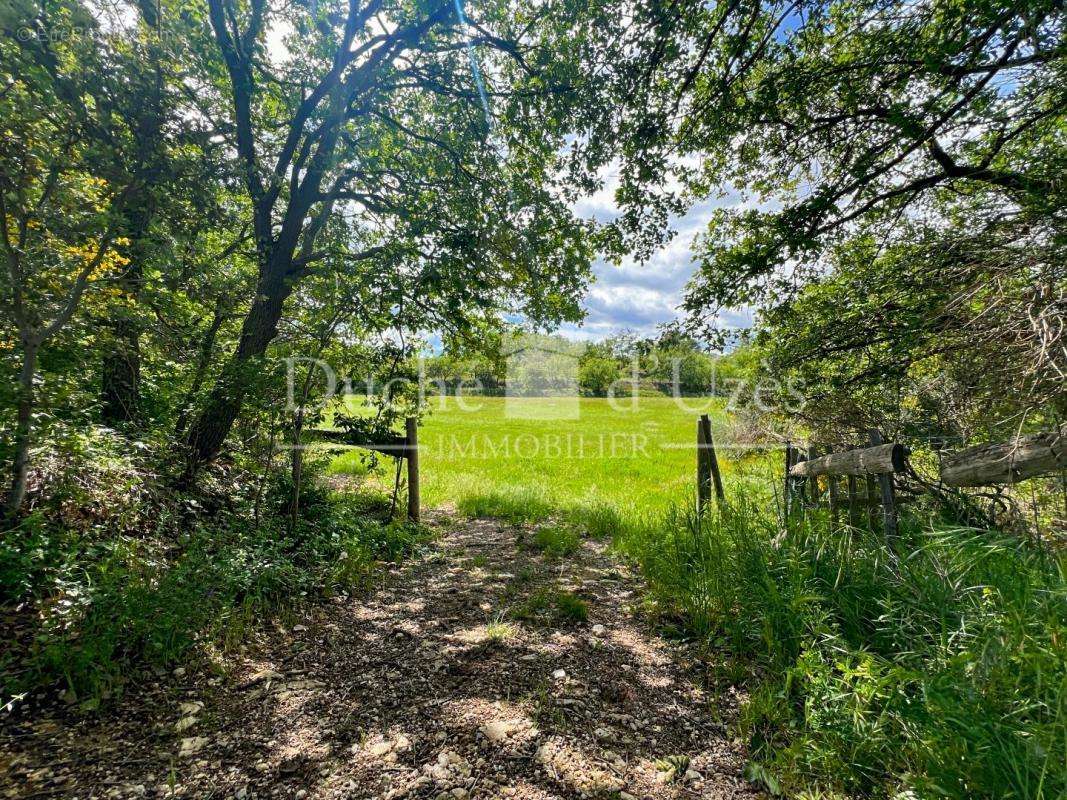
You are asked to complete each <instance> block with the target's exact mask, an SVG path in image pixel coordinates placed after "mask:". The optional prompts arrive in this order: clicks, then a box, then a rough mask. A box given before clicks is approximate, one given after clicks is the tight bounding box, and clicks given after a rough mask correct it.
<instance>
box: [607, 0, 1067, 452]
mask: <svg viewBox="0 0 1067 800" xmlns="http://www.w3.org/2000/svg"><path fill="white" fill-rule="evenodd" d="M640 8H641V9H643V10H642V11H641V12H640V13H639V14H638V16H637V20H638V21H639V22H640V23H641V25H640V26H639V28H640V30H639V33H637V34H635V36H634V39H633V41H632V44H631V47H630V48H629V53H630V55H629V57H628V63H627V65H626V66H625V67H624V68H622V69H620V70H619V71H618V73H617V74H618V75H619V76H620V77H619V80H618V86H619V87H620V88H617V89H616V90H615V91H616V92H617V93H618V94H622V88H626V89H628V96H629V97H630V98H631V100H630V101H629V103H628V104H627V108H628V109H630V110H629V111H628V112H627V114H626V116H624V118H623V123H624V124H623V126H622V127H621V131H622V135H623V137H624V141H625V142H626V147H625V148H624V149H623V151H622V152H623V164H622V168H621V182H622V186H621V188H620V190H619V198H620V200H621V201H622V203H623V205H624V207H625V209H626V213H625V214H624V216H623V218H622V220H621V222H620V225H619V227H620V236H629V237H631V238H635V239H639V240H640V239H643V240H644V242H645V245H644V246H645V247H648V246H650V245H649V244H648V242H650V241H651V242H656V241H659V240H660V239H661V238H662V236H665V235H669V233H668V232H667V228H666V226H665V221H666V218H667V215H669V214H670V213H673V212H677V211H679V210H681V209H684V208H686V207H687V206H688V205H689V204H691V203H692V202H693V201H694V200H698V199H699V200H703V199H706V198H708V197H709V195H714V194H715V193H716V192H717V193H719V195H720V196H724V195H726V194H727V193H728V192H734V191H736V192H739V193H740V194H741V195H742V197H743V198H744V199H746V200H748V201H749V202H746V203H736V204H734V205H733V206H727V207H726V208H722V209H719V210H718V211H716V212H715V213H714V215H713V217H712V219H711V222H710V223H709V226H708V229H707V231H706V233H705V234H704V235H703V236H702V237H701V238H700V239H699V240H698V241H697V242H696V250H697V253H698V257H699V270H698V273H697V275H696V276H695V277H694V279H693V281H692V282H691V284H690V286H689V288H688V291H687V294H686V298H685V303H684V308H685V310H686V312H687V315H688V325H687V328H688V330H689V331H691V332H692V333H694V334H699V335H701V336H704V337H707V338H709V339H712V340H717V341H721V340H722V336H723V333H724V332H723V331H720V330H718V329H717V324H716V322H717V319H718V317H719V313H720V312H721V311H722V310H723V309H725V308H731V307H736V306H739V305H746V304H748V305H753V306H756V308H757V310H758V311H759V316H758V317H757V327H758V328H763V329H764V330H765V332H766V334H765V335H764V336H763V337H761V340H760V341H761V346H762V347H763V348H766V349H767V351H768V352H769V353H771V354H772V358H771V367H772V368H773V369H775V370H781V371H783V372H790V371H799V372H801V373H803V374H804V376H805V379H806V380H808V381H809V383H810V388H811V390H812V393H813V395H814V398H815V400H816V402H815V403H813V404H812V405H810V406H809V408H808V413H809V414H813V415H816V416H818V417H819V418H820V419H821V421H822V422H825V421H826V419H827V415H828V411H829V409H830V408H832V407H833V406H834V404H835V403H836V407H837V408H838V409H839V412H840V411H841V410H842V409H847V412H846V413H843V414H839V416H841V415H843V416H845V417H847V418H848V419H849V420H851V421H852V422H853V423H855V424H857V425H863V424H871V423H872V422H878V423H881V422H886V416H885V415H886V412H887V409H886V407H885V404H886V403H887V404H889V405H893V406H895V407H896V408H897V409H898V410H899V408H900V407H901V405H902V403H903V404H904V405H907V404H908V403H912V402H922V403H926V404H927V412H926V413H927V418H926V422H923V423H921V424H920V423H919V421H918V417H916V418H915V420H914V421H915V422H916V427H915V428H913V429H912V430H913V432H917V431H918V430H919V428H921V427H922V425H928V426H929V427H928V429H927V430H928V432H934V431H935V430H940V429H941V427H940V426H941V425H942V423H943V422H944V421H945V420H944V419H943V418H945V417H951V416H954V415H955V419H954V421H953V423H952V424H951V425H949V427H950V428H952V427H954V428H955V429H956V430H957V431H959V430H962V428H964V427H967V426H968V425H971V424H972V423H973V415H971V414H969V413H968V414H960V413H958V412H959V411H960V409H962V408H964V407H972V406H974V405H975V404H977V405H981V404H983V403H984V404H987V408H994V407H995V408H997V409H999V410H1000V411H1001V412H1002V413H1003V414H1004V415H1005V416H1013V415H1014V416H1015V417H1016V418H1017V419H1023V418H1026V419H1030V420H1034V419H1040V418H1041V415H1042V414H1051V413H1053V412H1054V409H1055V408H1057V407H1060V406H1062V403H1063V399H1062V386H1063V385H1064V384H1063V381H1062V374H1063V351H1062V343H1061V341H1060V340H1059V338H1058V335H1057V334H1055V331H1058V330H1060V329H1061V328H1062V326H1063V319H1064V309H1063V303H1062V298H1063V296H1064V285H1063V272H1062V269H1060V268H1059V267H1057V266H1056V263H1057V258H1058V257H1059V256H1058V253H1059V251H1060V249H1061V247H1062V242H1063V240H1064V236H1065V231H1064V228H1063V223H1064V215H1063V210H1064V207H1065V183H1064V181H1063V175H1064V174H1067V148H1065V137H1064V134H1065V131H1067V128H1065V126H1064V121H1065V119H1067V89H1065V87H1067V80H1065V78H1067V58H1065V56H1067V44H1065V42H1067V38H1065V33H1064V13H1063V5H1062V3H1059V2H1026V3H1011V4H1007V3H992V4H989V3H980V2H970V0H968V1H966V2H962V3H950V2H931V3H921V4H914V3H906V2H895V1H894V2H889V3H875V2H869V1H868V0H828V1H825V2H824V1H820V2H816V3H794V2H791V1H790V0H783V2H771V3H740V4H739V3H732V2H722V3H713V4H702V3H688V2H685V3H680V4H671V5H669V6H662V5H660V4H649V5H648V6H647V7H646V6H641V7H640ZM649 31H654V32H655V35H654V36H648V35H647V34H648V32H649ZM642 107H644V108H645V109H646V110H645V111H643V112H642V111H641V110H640V109H641V108H642ZM672 186H680V189H678V190H676V191H675V190H672V189H671V188H670V187H672ZM662 187H667V188H662ZM646 195H647V196H646ZM656 232H658V233H660V234H661V236H660V237H659V238H657V237H656V236H654V235H653V234H654V233H656ZM725 333H726V334H727V335H728V334H729V333H730V332H729V331H727V332H725ZM983 359H984V361H983ZM970 360H973V361H974V362H976V363H983V364H985V366H984V367H983V368H982V369H976V368H974V366H973V364H971V363H969V361H970ZM924 370H933V371H934V372H935V373H937V374H943V375H945V376H946V377H947V376H951V378H950V379H948V380H946V381H945V382H944V383H942V385H941V390H942V391H943V392H944V394H941V395H940V396H938V397H936V398H935V397H934V395H933V394H931V393H929V392H926V393H925V395H924V393H923V391H921V390H920V389H919V388H918V385H919V383H922V381H920V380H919V379H920V375H919V373H920V372H921V371H924ZM926 377H927V378H928V377H929V376H926ZM888 386H892V387H894V389H895V390H899V393H895V392H889V391H887V390H886V389H887V387H888ZM860 387H867V388H868V389H870V391H871V392H874V391H876V390H875V387H880V391H882V392H883V395H889V394H893V398H892V399H886V400H885V403H882V402H881V401H876V400H875V398H874V396H873V395H872V394H870V393H868V394H864V393H863V392H861V391H859V389H860ZM919 395H924V396H925V400H922V401H919V400H918V397H919ZM1005 400H1006V401H1007V402H1004V401H1005ZM934 417H937V418H938V419H939V421H938V422H937V423H936V424H935V423H934V422H933V421H932V419H933V418H934ZM809 422H812V423H814V422H815V420H814V419H809Z"/></svg>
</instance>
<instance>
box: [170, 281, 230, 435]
mask: <svg viewBox="0 0 1067 800" xmlns="http://www.w3.org/2000/svg"><path fill="white" fill-rule="evenodd" d="M228 311H229V306H228V304H227V302H226V300H225V298H223V297H219V298H218V299H216V300H215V313H214V316H212V318H211V324H210V325H208V327H207V330H206V331H204V336H203V338H202V339H201V340H200V349H199V352H198V354H197V359H196V367H195V368H194V369H193V380H192V381H191V382H190V384H189V390H188V391H187V392H186V393H185V399H184V400H182V402H181V404H180V405H179V406H178V408H179V411H178V421H177V422H176V423H174V433H175V434H176V436H175V438H176V439H178V440H179V441H184V440H185V429H186V426H188V424H189V414H190V413H192V410H193V402H194V401H195V400H196V396H197V395H198V394H199V393H200V387H201V386H203V385H204V378H205V376H206V375H207V368H208V367H209V366H211V356H212V354H213V353H214V352H215V339H216V337H217V336H218V334H219V329H220V328H221V327H222V323H223V322H225V320H226V316H227V314H228Z"/></svg>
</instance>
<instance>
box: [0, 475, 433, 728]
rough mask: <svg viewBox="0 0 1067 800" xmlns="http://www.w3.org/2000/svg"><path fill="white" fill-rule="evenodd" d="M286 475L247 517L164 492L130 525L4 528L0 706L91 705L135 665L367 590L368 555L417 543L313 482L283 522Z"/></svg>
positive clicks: (53, 522)
mask: <svg viewBox="0 0 1067 800" xmlns="http://www.w3.org/2000/svg"><path fill="white" fill-rule="evenodd" d="M284 480H285V478H284V476H279V477H278V479H277V480H276V481H275V483H274V485H272V486H270V487H268V490H267V491H266V492H265V493H264V502H263V509H262V513H261V514H260V518H259V520H258V522H257V521H256V520H255V518H254V516H253V515H252V514H251V513H250V510H249V509H248V508H247V507H237V508H235V509H234V510H233V511H213V512H212V513H202V514H199V513H185V512H187V511H190V506H192V507H196V506H199V505H200V503H199V501H197V500H195V499H193V498H191V497H177V498H173V497H172V498H169V499H170V501H171V502H169V503H162V504H159V505H157V506H156V508H155V511H154V515H153V523H152V525H151V526H147V525H145V524H144V519H145V517H146V513H145V512H144V511H143V509H139V510H137V511H136V513H135V514H134V515H133V521H132V523H131V521H130V519H127V518H126V517H125V516H122V517H120V516H112V517H107V516H106V515H104V514H101V515H99V516H98V517H94V518H92V519H91V520H89V521H87V522H86V523H85V524H71V522H70V519H69V518H67V517H64V516H63V515H62V514H54V513H53V514H48V513H44V512H42V513H38V514H35V515H31V516H29V517H27V518H25V519H24V520H23V521H22V522H21V524H20V525H19V527H18V528H16V529H14V530H11V531H7V532H5V533H4V534H3V535H2V538H0V612H2V613H0V625H2V627H3V629H4V630H3V634H4V638H5V639H6V640H8V641H9V643H10V646H5V648H4V654H3V657H2V660H0V691H2V699H0V705H3V704H4V703H7V702H9V701H11V700H12V699H14V700H16V702H17V700H18V698H19V697H22V696H24V695H26V694H33V695H41V693H42V692H43V693H44V695H41V696H44V697H47V696H48V695H49V693H51V692H55V691H59V692H60V693H61V694H62V695H63V697H64V699H65V700H67V701H68V702H77V703H78V704H79V705H80V706H81V707H82V708H84V709H86V710H90V709H92V708H95V707H96V706H97V705H99V703H100V701H101V700H102V699H106V698H108V697H111V696H113V695H117V694H119V693H120V692H121V691H122V689H123V686H124V685H125V684H126V683H128V682H129V681H130V680H131V679H136V676H137V675H138V674H140V673H141V672H143V671H144V670H146V669H155V670H161V669H167V668H170V667H172V666H174V665H176V664H179V663H184V662H185V661H187V660H189V659H190V658H192V657H194V656H195V652H194V651H196V650H197V649H198V647H200V646H204V645H219V646H222V647H226V646H228V645H233V644H236V643H239V642H241V641H243V640H244V639H245V638H246V634H247V633H248V631H249V630H250V628H251V627H252V626H254V625H257V624H260V623H261V622H262V621H263V619H264V618H269V617H270V616H273V615H276V614H278V613H281V612H283V611H285V610H286V609H290V608H293V607H294V606H297V605H299V604H300V603H302V602H305V601H308V600H311V599H314V598H317V597H324V596H330V595H333V594H336V593H339V592H347V591H352V590H356V589H358V588H360V587H362V586H364V585H365V584H366V582H367V581H368V580H369V579H370V578H371V576H372V575H373V572H374V569H375V564H376V562H378V561H396V560H399V559H401V558H404V557H405V556H407V555H408V554H409V553H411V552H412V550H414V549H415V548H416V547H417V546H418V545H419V544H420V543H421V542H423V541H424V540H425V539H426V532H425V530H424V529H422V528H419V527H418V526H413V525H407V524H403V523H399V522H384V521H381V520H378V519H375V518H374V517H373V516H372V515H370V514H369V513H368V508H367V505H366V500H365V498H362V497H360V496H357V495H350V494H331V493H329V492H328V491H326V490H325V489H324V488H322V487H321V485H318V484H316V483H314V482H313V481H311V480H309V482H308V485H307V489H306V491H305V492H304V495H303V503H302V513H301V517H300V518H299V519H298V520H297V522H296V525H295V526H293V527H291V526H290V521H289V518H288V515H287V514H285V513H283V512H284V509H285V506H286V498H287V497H288V495H287V493H286V487H285V485H284ZM82 507H84V506H82ZM49 508H50V509H51V510H52V511H53V512H54V511H55V509H56V505H55V504H54V503H53V504H52V505H51V506H50V507H49ZM192 511H194V512H195V511H196V509H195V508H193V509H192Z"/></svg>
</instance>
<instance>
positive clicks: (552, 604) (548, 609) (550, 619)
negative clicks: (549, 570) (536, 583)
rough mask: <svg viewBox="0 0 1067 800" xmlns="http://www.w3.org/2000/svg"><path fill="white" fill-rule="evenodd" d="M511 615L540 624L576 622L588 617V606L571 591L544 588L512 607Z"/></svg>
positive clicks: (583, 620)
mask: <svg viewBox="0 0 1067 800" xmlns="http://www.w3.org/2000/svg"><path fill="white" fill-rule="evenodd" d="M511 616H512V617H514V618H515V619H519V620H523V621H526V622H535V623H542V624H545V623H547V624H577V623H581V622H585V621H586V620H587V619H588V618H589V606H588V604H587V603H586V602H585V600H583V599H582V598H580V597H578V595H576V594H574V593H573V592H568V591H564V590H562V589H548V588H545V589H539V590H537V591H536V592H534V593H533V594H531V595H530V596H528V597H527V598H526V599H525V600H524V601H522V602H521V603H519V604H518V605H516V606H515V607H514V608H512V610H511Z"/></svg>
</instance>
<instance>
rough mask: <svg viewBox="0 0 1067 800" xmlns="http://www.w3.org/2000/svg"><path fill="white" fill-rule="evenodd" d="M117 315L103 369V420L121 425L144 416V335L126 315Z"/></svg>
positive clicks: (121, 312)
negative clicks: (142, 380) (142, 389)
mask: <svg viewBox="0 0 1067 800" xmlns="http://www.w3.org/2000/svg"><path fill="white" fill-rule="evenodd" d="M116 314H117V316H116V317H115V318H113V319H112V320H111V323H110V327H111V331H112V335H113V336H114V342H113V343H112V348H111V350H110V352H107V353H105V354H104V361H103V364H102V366H101V384H100V395H101V397H100V399H101V409H100V416H101V418H102V419H103V420H104V422H106V423H109V424H113V425H114V424H119V425H121V424H127V423H132V422H137V421H138V420H139V419H140V416H141V331H140V329H139V326H138V325H137V323H136V322H135V321H134V320H132V319H130V318H129V317H128V316H127V315H126V314H125V313H124V312H123V311H118V312H116Z"/></svg>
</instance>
